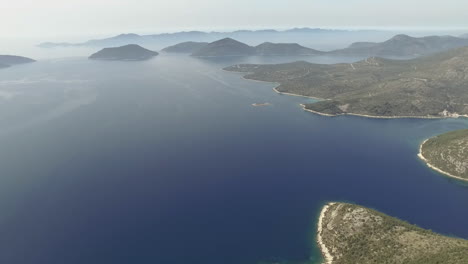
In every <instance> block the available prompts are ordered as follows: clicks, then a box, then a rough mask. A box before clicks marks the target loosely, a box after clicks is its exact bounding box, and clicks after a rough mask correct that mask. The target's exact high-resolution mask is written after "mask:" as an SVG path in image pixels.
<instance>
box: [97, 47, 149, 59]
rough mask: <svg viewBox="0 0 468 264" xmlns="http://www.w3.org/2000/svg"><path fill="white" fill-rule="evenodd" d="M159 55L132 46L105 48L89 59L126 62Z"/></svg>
mask: <svg viewBox="0 0 468 264" xmlns="http://www.w3.org/2000/svg"><path fill="white" fill-rule="evenodd" d="M157 55H158V53H157V52H156V51H151V50H148V49H145V48H143V47H141V46H138V45H135V44H130V45H125V46H122V47H116V48H105V49H102V50H100V51H99V52H96V53H94V54H93V55H91V56H90V57H89V59H92V60H124V61H139V60H148V59H151V58H153V57H155V56H157Z"/></svg>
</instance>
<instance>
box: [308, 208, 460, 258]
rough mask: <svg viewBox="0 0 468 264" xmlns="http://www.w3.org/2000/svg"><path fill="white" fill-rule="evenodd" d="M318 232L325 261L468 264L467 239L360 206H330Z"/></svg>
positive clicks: (322, 214) (325, 211) (325, 212)
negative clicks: (433, 230)
mask: <svg viewBox="0 0 468 264" xmlns="http://www.w3.org/2000/svg"><path fill="white" fill-rule="evenodd" d="M317 232H318V233H317V240H318V244H319V246H320V249H321V251H322V254H323V255H324V259H325V261H324V263H325V264H356V263H359V264H370V263H389V264H391V263H394V264H397V263H405V264H422V263H424V264H437V263H444V264H461V263H468V241H467V240H462V239H457V238H452V237H447V236H442V235H439V234H436V233H433V232H432V231H429V230H424V229H422V228H419V227H417V226H414V225H411V224H409V223H407V222H404V221H401V220H399V219H396V218H393V217H390V216H387V215H385V214H382V213H379V212H377V211H374V210H371V209H368V208H365V207H361V206H358V205H353V204H345V203H330V204H328V205H326V206H325V207H324V208H323V210H322V212H321V214H320V219H319V225H318V231H317Z"/></svg>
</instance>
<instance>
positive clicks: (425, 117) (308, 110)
mask: <svg viewBox="0 0 468 264" xmlns="http://www.w3.org/2000/svg"><path fill="white" fill-rule="evenodd" d="M300 106H301V107H302V109H303V110H304V111H307V112H311V113H314V114H317V115H321V116H328V117H338V116H359V117H367V118H373V119H400V118H411V119H446V118H459V117H467V118H468V115H459V116H458V117H449V116H373V115H365V114H355V113H345V114H336V115H332V114H325V113H322V112H318V111H314V110H310V109H307V108H306V105H304V104H300Z"/></svg>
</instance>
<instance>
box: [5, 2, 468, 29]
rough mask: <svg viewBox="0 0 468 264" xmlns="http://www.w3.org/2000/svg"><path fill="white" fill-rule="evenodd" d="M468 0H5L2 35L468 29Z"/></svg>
mask: <svg viewBox="0 0 468 264" xmlns="http://www.w3.org/2000/svg"><path fill="white" fill-rule="evenodd" d="M467 14H468V1H466V0H444V1H440V0H0V22H1V23H0V32H1V34H2V37H15V36H22V37H25V36H32V37H38V36H42V37H48V38H51V37H54V36H56V37H58V36H60V37H64V36H68V37H71V36H84V35H88V36H91V35H109V34H114V33H123V32H136V33H157V32H171V31H177V30H190V29H202V30H223V29H225V30H230V29H244V28H290V27H303V26H308V27H328V28H359V27H371V28H375V27H391V28H401V27H412V28H420V27H439V28H467V29H468V19H467Z"/></svg>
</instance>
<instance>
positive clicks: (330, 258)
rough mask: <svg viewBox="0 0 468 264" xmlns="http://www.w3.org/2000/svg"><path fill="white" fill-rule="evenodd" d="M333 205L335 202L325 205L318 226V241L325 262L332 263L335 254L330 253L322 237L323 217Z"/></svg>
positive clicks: (325, 263) (326, 263)
mask: <svg viewBox="0 0 468 264" xmlns="http://www.w3.org/2000/svg"><path fill="white" fill-rule="evenodd" d="M331 205H334V203H329V204H327V205H325V206H324V207H323V208H322V211H321V212H320V217H319V220H318V228H317V243H318V245H319V247H320V251H321V252H322V255H323V257H324V262H323V264H332V263H333V256H332V255H331V254H330V251H329V250H328V248H327V247H326V246H325V243H323V239H322V230H323V219H324V218H325V213H326V212H327V211H328V209H329V208H330V206H331Z"/></svg>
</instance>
